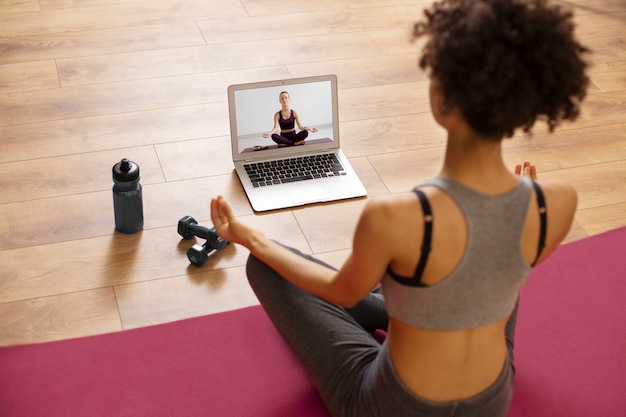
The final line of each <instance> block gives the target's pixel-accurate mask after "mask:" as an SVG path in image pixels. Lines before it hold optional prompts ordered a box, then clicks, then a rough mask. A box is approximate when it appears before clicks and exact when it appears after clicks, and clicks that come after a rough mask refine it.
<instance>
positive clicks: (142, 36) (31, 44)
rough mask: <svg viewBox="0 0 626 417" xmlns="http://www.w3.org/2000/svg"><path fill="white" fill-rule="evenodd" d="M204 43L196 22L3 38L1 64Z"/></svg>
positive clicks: (0, 49) (0, 39)
mask: <svg viewBox="0 0 626 417" xmlns="http://www.w3.org/2000/svg"><path fill="white" fill-rule="evenodd" d="M204 43H205V42H204V38H203V37H202V34H201V33H200V31H199V30H198V27H197V26H196V25H195V23H193V22H190V23H176V24H166V25H151V26H138V27H130V28H114V29H102V30H91V31H80V32H61V33H53V34H45V35H32V36H25V37H15V38H0V52H2V54H0V64H11V63H17V62H27V61H42V60H49V59H55V58H69V57H75V56H85V55H92V54H94V53H95V54H97V55H102V54H110V53H116V52H128V51H143V50H147V49H154V48H175V47H180V46H192V45H203V44H204ZM8 51H11V53H7V52H8Z"/></svg>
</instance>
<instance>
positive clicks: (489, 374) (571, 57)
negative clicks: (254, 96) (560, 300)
mask: <svg viewBox="0 0 626 417" xmlns="http://www.w3.org/2000/svg"><path fill="white" fill-rule="evenodd" d="M425 16H426V19H425V21H424V22H421V23H418V24H417V25H416V27H415V35H416V36H427V37H428V39H427V43H426V45H425V49H424V53H423V55H422V57H421V60H420V65H421V67H422V68H424V69H426V70H428V71H429V73H430V79H431V84H430V102H431V108H432V113H433V116H434V118H435V120H436V121H437V122H438V123H439V124H440V125H441V126H442V127H443V128H444V129H445V130H446V131H447V142H446V149H445V154H444V157H443V158H444V159H443V167H442V169H441V172H440V173H439V175H438V176H437V177H435V178H432V179H429V180H427V181H425V182H423V183H421V184H420V185H418V186H417V187H416V188H415V189H414V190H412V191H409V192H406V193H401V194H394V195H390V196H387V197H384V198H382V197H381V198H375V199H370V200H369V201H368V202H367V204H366V206H365V208H364V210H363V213H362V214H361V217H360V219H359V221H358V224H357V227H356V231H355V236H354V241H353V248H352V252H351V254H350V255H349V256H348V258H347V260H346V262H345V264H344V265H343V266H342V267H341V268H340V269H339V270H334V269H332V268H330V267H329V266H327V265H325V264H323V263H321V262H319V261H317V260H315V259H313V258H312V257H310V256H306V255H303V254H301V253H299V252H297V251H295V250H291V249H288V248H285V247H283V246H281V245H279V244H277V243H275V242H274V241H272V240H270V239H268V238H267V237H266V236H265V235H264V234H263V233H262V232H261V231H260V230H257V229H253V228H250V227H248V226H247V225H245V224H243V223H241V222H240V221H239V220H238V219H237V218H235V217H234V216H233V214H232V211H231V209H230V206H229V205H228V203H227V202H226V201H225V200H224V199H223V198H222V197H218V198H216V199H213V200H212V202H211V216H212V220H213V223H214V225H215V226H216V228H217V232H218V233H219V235H220V236H221V237H222V238H223V239H226V240H229V241H232V242H235V243H238V244H241V245H244V246H245V247H247V248H248V249H249V250H250V253H251V255H250V258H249V261H248V265H247V274H248V278H249V281H250V284H251V285H252V288H253V289H254V291H255V293H256V295H257V297H258V299H259V300H260V302H261V304H262V305H263V307H264V309H265V310H266V312H267V314H268V315H269V317H270V318H271V319H272V321H273V322H274V324H275V325H276V327H277V328H278V330H279V331H280V332H281V334H282V335H283V336H284V338H285V339H286V340H287V342H288V343H289V344H290V345H291V346H292V347H293V349H294V351H295V352H296V354H297V355H298V356H299V357H300V359H301V360H302V362H303V363H304V365H305V366H306V367H307V369H308V370H309V372H310V373H311V375H312V378H313V380H314V381H315V384H316V386H317V388H318V390H319V393H320V396H321V398H322V399H323V401H324V403H325V404H326V406H327V408H328V410H329V411H330V413H331V414H332V415H333V416H342V417H348V416H355V417H356V416H358V417H366V416H385V417H391V416H429V417H435V416H475V417H490V416H494V417H495V416H505V415H506V413H507V410H508V408H509V406H510V403H511V399H512V395H513V376H514V367H513V342H514V330H515V320H516V313H517V305H518V296H519V290H520V288H521V287H522V285H523V284H524V282H525V280H526V278H527V277H528V274H529V273H530V271H531V269H532V267H533V266H534V265H536V264H537V263H539V262H541V261H543V260H544V259H545V258H546V257H547V256H548V255H550V253H551V252H552V251H553V250H554V249H555V248H556V247H557V246H558V245H559V244H560V242H561V241H562V240H563V239H564V237H565V236H566V234H567V232H568V230H569V228H570V225H571V223H572V221H573V217H574V211H575V209H576V201H577V198H576V193H575V191H574V189H573V188H572V187H571V186H570V185H568V184H566V183H563V182H561V181H535V179H536V170H535V167H534V166H533V165H532V164H529V163H527V162H526V163H524V164H520V165H518V166H517V167H516V168H515V170H513V171H511V170H509V169H508V168H507V167H506V166H505V163H504V161H503V158H502V146H501V145H502V141H503V139H504V138H507V137H510V136H512V135H513V133H514V131H515V130H516V129H518V128H519V129H523V130H525V131H530V130H531V128H532V127H533V125H534V124H535V122H536V121H537V120H544V121H546V122H547V124H548V126H549V128H550V130H553V129H554V128H555V127H556V126H557V125H558V124H559V122H561V121H563V120H573V119H575V118H576V117H577V115H578V112H579V104H580V102H581V101H582V99H583V98H584V96H585V89H586V87H587V84H588V79H587V76H586V75H585V69H586V64H585V61H584V60H583V59H582V55H583V54H584V53H585V52H587V51H586V49H585V48H584V47H582V46H581V45H580V44H579V43H578V42H577V41H576V40H575V39H574V35H573V23H572V16H571V14H570V13H568V12H566V11H564V10H562V9H561V8H560V7H558V6H552V5H550V4H549V3H548V2H546V1H543V0H444V1H440V2H438V3H435V4H434V5H433V6H432V7H431V8H430V9H429V10H427V11H426V12H425ZM378 283H380V284H381V287H380V288H382V291H380V290H379V289H376V290H373V291H372V289H373V288H376V287H377V284H378ZM383 294H384V296H383ZM376 329H384V330H387V337H386V339H385V341H384V342H383V343H379V342H377V340H376V339H375V338H373V337H372V336H371V333H372V332H374V331H375V330H376Z"/></svg>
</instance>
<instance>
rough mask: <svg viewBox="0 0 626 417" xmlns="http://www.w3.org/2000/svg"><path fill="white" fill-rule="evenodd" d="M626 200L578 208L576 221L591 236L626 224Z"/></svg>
mask: <svg viewBox="0 0 626 417" xmlns="http://www.w3.org/2000/svg"><path fill="white" fill-rule="evenodd" d="M624 213H626V202H620V203H617V204H609V205H606V206H600V207H593V208H588V209H582V210H578V212H577V213H576V221H577V222H578V223H579V224H580V225H581V226H582V228H583V229H584V230H585V232H586V233H587V234H588V235H590V236H592V235H597V234H600V233H604V232H608V231H609V230H614V229H617V228H620V227H624V226H626V215H625V214H624Z"/></svg>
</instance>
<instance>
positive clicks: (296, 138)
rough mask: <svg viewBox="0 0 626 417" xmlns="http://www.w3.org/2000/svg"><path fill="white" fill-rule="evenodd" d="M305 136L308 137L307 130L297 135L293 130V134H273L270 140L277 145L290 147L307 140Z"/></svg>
mask: <svg viewBox="0 0 626 417" xmlns="http://www.w3.org/2000/svg"><path fill="white" fill-rule="evenodd" d="M307 136H309V132H308V131H307V130H301V131H299V132H298V133H296V131H295V130H294V131H293V132H289V133H283V132H280V135H279V134H278V133H274V134H273V135H272V140H273V141H274V142H276V143H278V144H279V145H289V146H291V145H293V144H294V143H296V142H300V141H303V140H304V139H306V138H307Z"/></svg>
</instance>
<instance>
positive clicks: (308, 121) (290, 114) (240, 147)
mask: <svg viewBox="0 0 626 417" xmlns="http://www.w3.org/2000/svg"><path fill="white" fill-rule="evenodd" d="M336 80H337V79H336V76H334V75H328V76H316V77H307V78H294V79H286V80H275V81H265V82H258V83H249V84H239V85H232V86H230V87H228V100H229V117H230V128H231V141H232V152H233V159H234V160H246V159H253V158H257V157H262V156H263V157H265V156H266V155H267V156H272V157H274V156H280V155H288V154H291V153H295V152H303V151H304V152H308V151H310V150H317V149H325V148H336V147H337V146H338V139H339V138H338V135H339V133H338V130H339V129H338V123H337V81H336ZM305 128H306V129H305ZM305 149H306V150H305Z"/></svg>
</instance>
